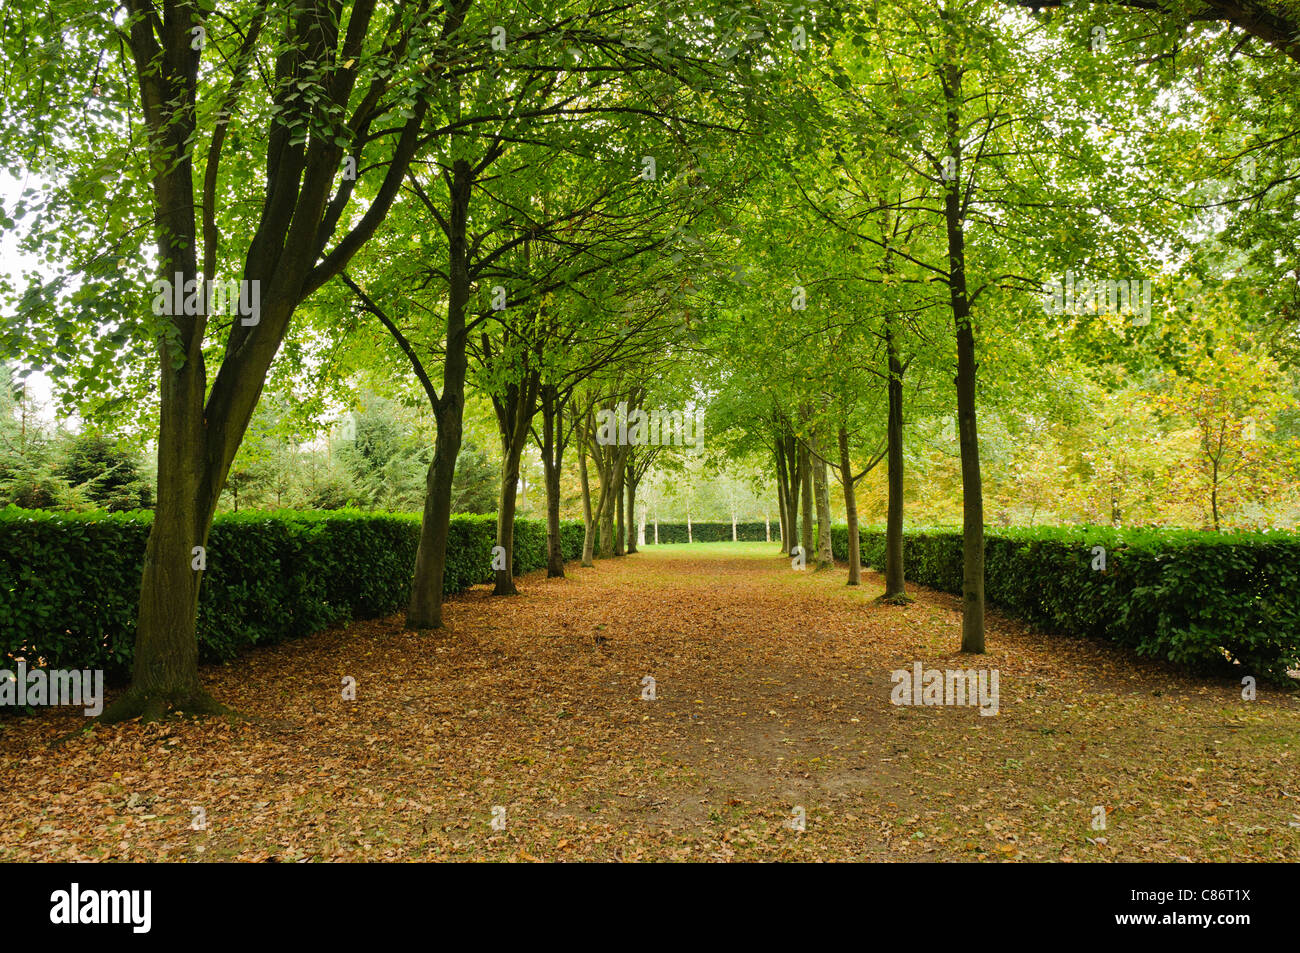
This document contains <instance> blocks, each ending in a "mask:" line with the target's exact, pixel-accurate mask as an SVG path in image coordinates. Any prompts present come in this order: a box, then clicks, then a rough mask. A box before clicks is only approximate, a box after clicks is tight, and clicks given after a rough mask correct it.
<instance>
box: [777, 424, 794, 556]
mask: <svg viewBox="0 0 1300 953" xmlns="http://www.w3.org/2000/svg"><path fill="white" fill-rule="evenodd" d="M789 482H790V480H789V476H788V475H787V473H786V466H785V453H784V452H783V450H782V449H781V445H780V442H779V441H778V443H777V448H776V519H777V522H778V523H779V524H780V528H781V554H782V555H788V554H789V552H790V540H791V538H792V537H793V534H792V533H791V532H790V525H789V522H788V514H787V511H788V509H789V503H788V499H789V495H790V494H789V489H788V484H789Z"/></svg>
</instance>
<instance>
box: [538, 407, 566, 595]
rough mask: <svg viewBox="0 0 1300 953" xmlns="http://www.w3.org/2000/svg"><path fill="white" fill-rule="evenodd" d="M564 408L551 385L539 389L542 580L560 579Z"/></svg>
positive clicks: (561, 569) (561, 563)
mask: <svg viewBox="0 0 1300 953" xmlns="http://www.w3.org/2000/svg"><path fill="white" fill-rule="evenodd" d="M563 434H564V407H563V405H562V403H561V400H560V397H559V395H558V393H557V392H556V388H555V385H553V384H547V385H545V386H543V387H542V472H543V478H544V479H545V481H546V578H547V579H556V578H563V576H564V546H563V543H562V540H561V538H560V475H561V473H562V472H563V470H562V467H563V463H564V440H563Z"/></svg>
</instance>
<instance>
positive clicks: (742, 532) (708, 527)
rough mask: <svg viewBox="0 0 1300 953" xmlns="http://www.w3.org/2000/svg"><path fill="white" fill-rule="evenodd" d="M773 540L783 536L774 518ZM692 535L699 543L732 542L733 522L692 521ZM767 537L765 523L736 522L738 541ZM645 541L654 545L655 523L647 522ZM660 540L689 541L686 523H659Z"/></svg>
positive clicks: (746, 541) (758, 540)
mask: <svg viewBox="0 0 1300 953" xmlns="http://www.w3.org/2000/svg"><path fill="white" fill-rule="evenodd" d="M769 525H770V526H771V527H772V541H773V542H777V541H778V540H780V538H781V524H780V522H779V521H777V520H773V521H772V523H771V524H769ZM690 537H691V539H693V540H694V541H695V542H697V543H724V542H725V543H729V542H731V524H730V523H696V522H692V523H691V532H690ZM766 539H767V533H766V530H765V529H764V525H763V524H762V523H759V522H753V523H737V524H736V541H737V542H739V543H761V542H763V541H765V540H766ZM645 541H646V544H647V545H649V546H653V545H654V541H655V528H654V524H653V523H650V522H647V523H646V524H645ZM659 542H660V543H684V542H687V533H686V524H685V523H660V524H659Z"/></svg>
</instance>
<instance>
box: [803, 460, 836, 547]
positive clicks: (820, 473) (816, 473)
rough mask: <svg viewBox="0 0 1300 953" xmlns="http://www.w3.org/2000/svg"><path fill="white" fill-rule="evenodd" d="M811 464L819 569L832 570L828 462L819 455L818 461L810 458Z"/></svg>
mask: <svg viewBox="0 0 1300 953" xmlns="http://www.w3.org/2000/svg"><path fill="white" fill-rule="evenodd" d="M809 462H810V463H811V464H812V467H813V481H814V484H815V486H816V493H817V568H818V570H822V569H832V568H834V566H835V554H834V552H833V551H832V550H831V496H830V486H829V480H828V478H827V473H826V461H825V460H824V459H823V458H822V457H821V456H820V455H818V456H817V457H816V459H812V458H811V457H810V459H809Z"/></svg>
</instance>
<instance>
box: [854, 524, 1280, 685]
mask: <svg viewBox="0 0 1300 953" xmlns="http://www.w3.org/2000/svg"><path fill="white" fill-rule="evenodd" d="M860 532H861V538H862V562H863V564H864V565H869V566H872V567H875V568H877V569H883V568H884V555H885V533H884V530H882V529H880V528H877V527H863V528H862V529H861V531H860ZM831 542H832V545H833V548H834V550H835V555H836V557H837V558H840V559H843V558H845V557H846V555H847V552H848V529H847V528H846V527H843V526H839V527H835V528H834V530H833V531H832V533H831ZM961 543H962V538H961V530H959V529H916V530H912V531H910V532H908V533H907V534H905V536H904V539H903V565H904V568H905V572H906V575H907V578H908V579H910V580H912V581H913V582H916V583H919V584H920V585H923V586H929V587H930V588H933V589H940V590H942V591H944V592H950V593H953V594H954V595H960V594H961V586H962V550H961ZM1094 547H1101V548H1102V549H1104V550H1105V554H1104V555H1105V569H1104V570H1103V569H1100V568H1098V569H1094V568H1093V565H1094V562H1096V563H1097V565H1100V560H1099V559H1098V558H1097V557H1098V556H1099V555H1101V554H1100V553H1098V552H1097V551H1096V550H1095V549H1094ZM984 586H985V595H986V597H987V598H988V600H989V602H990V603H992V604H994V605H996V606H998V607H1000V608H1002V609H1005V610H1006V611H1008V612H1009V613H1011V614H1013V615H1016V616H1018V617H1020V618H1022V619H1024V620H1026V621H1028V622H1031V623H1034V624H1035V625H1037V626H1040V627H1041V628H1043V629H1046V630H1048V631H1051V632H1057V633H1061V634H1065V635H1083V636H1094V637H1098V638H1103V639H1108V640H1110V641H1113V642H1118V643H1120V644H1122V645H1126V646H1129V647H1130V648H1132V649H1134V650H1135V651H1136V652H1137V653H1138V654H1139V655H1145V656H1150V657H1156V658H1163V659H1166V660H1168V661H1170V662H1174V663H1176V664H1179V665H1183V666H1186V667H1188V668H1192V669H1196V670H1206V669H1209V668H1212V667H1214V666H1216V665H1218V664H1220V663H1222V662H1223V660H1224V659H1225V658H1228V659H1232V660H1233V661H1236V662H1239V663H1241V664H1242V665H1243V666H1245V668H1246V670H1247V671H1248V672H1249V673H1251V674H1256V675H1262V676H1265V677H1270V678H1275V679H1280V678H1285V677H1286V672H1287V669H1291V668H1296V667H1297V666H1298V665H1300V535H1297V534H1294V533H1278V532H1264V533H1251V532H1234V533H1215V532H1204V531H1198V530H1165V529H1160V530H1154V529H1136V530H1133V529H1127V530H1115V529H1109V528H1092V527H1070V528H1063V527H1033V528H1023V529H989V530H986V531H985V537H984Z"/></svg>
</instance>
